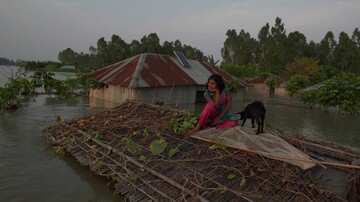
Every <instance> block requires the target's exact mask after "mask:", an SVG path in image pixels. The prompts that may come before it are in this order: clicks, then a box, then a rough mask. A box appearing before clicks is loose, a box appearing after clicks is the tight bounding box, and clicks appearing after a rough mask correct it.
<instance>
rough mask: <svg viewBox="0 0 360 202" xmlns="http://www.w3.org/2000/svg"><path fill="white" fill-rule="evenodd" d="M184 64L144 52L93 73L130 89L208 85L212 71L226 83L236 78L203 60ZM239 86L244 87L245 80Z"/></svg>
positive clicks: (92, 74) (103, 80)
mask: <svg viewBox="0 0 360 202" xmlns="http://www.w3.org/2000/svg"><path fill="white" fill-rule="evenodd" d="M188 62H189V64H190V67H183V66H182V65H181V63H180V62H179V60H178V59H177V58H176V57H174V56H169V55H162V54H151V53H143V54H139V55H136V56H133V57H131V58H128V59H126V60H123V61H121V62H118V63H115V64H112V65H109V66H107V67H104V68H102V69H99V70H97V71H94V72H91V73H90V74H89V75H90V77H94V78H96V79H97V80H98V81H99V82H101V83H104V84H108V85H116V86H121V87H128V88H143V87H155V86H157V87H160V86H194V85H196V86H197V85H205V84H206V83H207V79H208V78H209V77H210V75H211V74H214V73H217V74H220V75H221V76H222V77H223V78H224V80H225V82H227V83H228V81H229V80H230V79H236V77H234V76H232V75H230V74H228V73H226V72H224V71H222V70H221V69H219V68H217V67H215V66H213V65H210V64H208V63H206V62H203V61H197V60H190V59H188ZM239 84H240V86H243V87H245V86H246V84H245V82H243V81H240V82H239Z"/></svg>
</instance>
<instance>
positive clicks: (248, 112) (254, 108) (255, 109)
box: [237, 101, 266, 134]
mask: <svg viewBox="0 0 360 202" xmlns="http://www.w3.org/2000/svg"><path fill="white" fill-rule="evenodd" d="M265 113H266V109H265V107H264V104H263V103H262V102H260V101H255V102H253V103H251V104H248V105H247V106H246V107H245V109H244V111H242V112H239V113H237V114H240V120H242V121H243V123H242V125H241V126H244V124H245V121H246V119H251V125H252V127H253V128H255V126H254V119H256V123H257V125H258V130H257V132H256V134H259V133H260V132H261V133H263V132H264V119H265Z"/></svg>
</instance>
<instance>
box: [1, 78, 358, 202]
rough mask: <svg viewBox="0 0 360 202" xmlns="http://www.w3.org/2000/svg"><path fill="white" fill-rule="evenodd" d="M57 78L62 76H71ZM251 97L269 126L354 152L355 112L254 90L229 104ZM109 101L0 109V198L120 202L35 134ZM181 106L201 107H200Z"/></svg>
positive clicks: (37, 102) (41, 100)
mask: <svg viewBox="0 0 360 202" xmlns="http://www.w3.org/2000/svg"><path fill="white" fill-rule="evenodd" d="M57 76H58V77H59V78H66V77H69V76H71V74H68V73H64V74H61V73H60V74H59V75H57ZM255 100H261V101H263V102H264V104H265V106H266V108H267V114H266V119H265V122H266V124H268V125H271V126H272V127H277V128H281V129H283V130H289V131H294V132H299V133H301V134H304V135H308V136H311V137H315V138H321V139H325V140H330V141H335V142H337V143H340V144H342V145H346V146H349V147H352V148H354V149H357V150H359V151H360V124H359V123H360V116H351V115H343V114H337V113H336V112H333V111H328V112H324V111H320V110H314V109H310V108H309V107H307V106H305V105H302V104H301V102H298V101H297V100H296V99H294V100H293V101H291V102H290V99H289V97H287V96H286V94H282V93H276V94H274V95H269V94H268V93H267V92H266V91H263V90H256V89H248V90H247V91H246V96H245V100H244V101H243V102H236V103H233V107H232V111H234V112H237V111H241V110H242V109H243V108H244V107H245V106H246V104H248V103H250V102H252V101H255ZM115 105H116V104H114V103H110V104H109V103H104V102H103V101H99V100H92V101H91V102H90V103H89V101H88V100H87V99H83V98H77V99H75V100H73V101H67V102H60V103H57V102H54V100H52V99H49V98H47V97H46V96H39V97H37V98H34V100H32V101H31V102H29V103H27V104H26V105H25V106H24V107H23V108H21V109H19V110H17V111H13V112H10V111H0V201H121V198H120V197H117V196H116V197H114V196H113V192H112V191H111V190H109V189H108V187H107V186H106V182H107V181H106V180H105V179H104V178H101V177H96V176H94V175H91V173H90V172H89V171H88V168H86V167H81V166H80V165H79V164H78V163H77V162H76V161H75V160H74V159H73V158H71V157H59V156H58V155H56V154H54V152H53V151H52V150H46V149H45V146H44V136H43V134H42V132H41V129H42V128H44V127H46V126H48V125H50V124H52V123H54V122H55V119H54V113H55V114H58V115H60V116H62V117H64V118H66V119H70V118H72V117H75V116H84V115H86V114H89V113H94V112H98V111H101V110H103V107H112V106H115ZM90 106H91V107H90ZM183 107H186V108H189V109H194V110H196V111H201V109H202V107H203V105H187V106H183ZM246 124H250V121H249V120H248V121H247V123H246Z"/></svg>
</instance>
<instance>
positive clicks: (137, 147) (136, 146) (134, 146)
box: [126, 137, 141, 154]
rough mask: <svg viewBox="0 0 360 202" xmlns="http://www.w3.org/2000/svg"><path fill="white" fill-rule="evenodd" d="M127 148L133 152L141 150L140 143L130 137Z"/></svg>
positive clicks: (127, 139)
mask: <svg viewBox="0 0 360 202" xmlns="http://www.w3.org/2000/svg"><path fill="white" fill-rule="evenodd" d="M126 149H127V150H128V151H129V152H131V153H132V154H137V153H139V152H141V147H140V145H139V144H137V143H136V142H134V141H133V140H132V139H131V138H130V137H128V138H126Z"/></svg>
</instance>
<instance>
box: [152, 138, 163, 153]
mask: <svg viewBox="0 0 360 202" xmlns="http://www.w3.org/2000/svg"><path fill="white" fill-rule="evenodd" d="M166 147H167V142H166V141H165V140H164V139H159V140H154V141H152V142H151V143H150V146H149V148H150V151H151V153H152V154H154V155H159V154H161V153H163V152H164V151H165V149H166Z"/></svg>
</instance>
